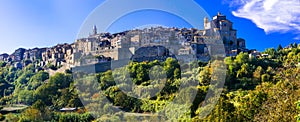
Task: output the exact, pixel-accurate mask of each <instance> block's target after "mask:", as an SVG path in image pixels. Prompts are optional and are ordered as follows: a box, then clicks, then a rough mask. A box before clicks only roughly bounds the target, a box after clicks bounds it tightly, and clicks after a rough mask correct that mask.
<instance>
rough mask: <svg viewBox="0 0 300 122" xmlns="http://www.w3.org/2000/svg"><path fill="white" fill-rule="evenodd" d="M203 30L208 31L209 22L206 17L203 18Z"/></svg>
mask: <svg viewBox="0 0 300 122" xmlns="http://www.w3.org/2000/svg"><path fill="white" fill-rule="evenodd" d="M204 29H209V21H208V18H207V17H205V18H204Z"/></svg>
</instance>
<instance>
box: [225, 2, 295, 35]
mask: <svg viewBox="0 0 300 122" xmlns="http://www.w3.org/2000/svg"><path fill="white" fill-rule="evenodd" d="M227 2H228V1H227ZM230 6H231V7H233V8H237V10H234V11H232V14H233V15H234V16H237V17H241V18H246V19H249V20H252V21H253V22H254V23H255V24H256V25H257V26H258V27H259V28H262V29H264V31H265V32H266V33H272V32H282V33H284V32H296V33H298V34H299V33H300V0H233V1H232V2H230Z"/></svg>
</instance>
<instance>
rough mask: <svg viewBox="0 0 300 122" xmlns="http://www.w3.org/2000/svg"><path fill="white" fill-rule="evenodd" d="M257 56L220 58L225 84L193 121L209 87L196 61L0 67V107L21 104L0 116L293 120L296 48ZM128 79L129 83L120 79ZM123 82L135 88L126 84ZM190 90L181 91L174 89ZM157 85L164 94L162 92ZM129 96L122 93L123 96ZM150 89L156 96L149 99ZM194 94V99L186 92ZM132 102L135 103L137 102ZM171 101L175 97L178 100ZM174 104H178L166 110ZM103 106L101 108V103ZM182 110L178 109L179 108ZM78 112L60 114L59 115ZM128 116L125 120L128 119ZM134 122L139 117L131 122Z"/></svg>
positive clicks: (297, 117) (297, 102)
mask: <svg viewBox="0 0 300 122" xmlns="http://www.w3.org/2000/svg"><path fill="white" fill-rule="evenodd" d="M263 53H264V54H267V55H266V56H261V57H251V56H250V57H249V54H248V53H240V54H238V55H237V56H235V57H226V58H225V59H224V64H226V68H227V70H226V81H225V85H224V87H222V93H221V95H220V98H219V99H217V104H216V105H215V106H214V107H213V109H212V112H210V114H208V115H207V116H205V117H204V118H200V117H199V116H200V114H201V112H202V111H205V108H202V107H201V106H202V105H203V104H205V101H204V100H205V96H206V94H207V93H208V91H209V89H210V88H212V87H213V84H211V83H210V82H211V79H213V72H214V67H216V66H215V65H217V64H218V63H217V64H216V63H214V62H196V64H197V68H195V69H193V70H191V71H190V72H184V73H183V70H185V68H189V67H190V66H189V65H195V63H191V64H188V65H187V66H181V65H180V64H179V63H178V61H177V60H175V59H173V58H168V59H167V60H166V61H164V62H159V61H152V62H130V63H129V64H128V65H127V66H124V67H121V68H118V69H115V70H113V71H111V70H109V71H106V72H103V73H97V74H87V75H84V74H79V73H78V74H76V73H74V72H73V73H72V72H71V71H70V70H67V71H66V72H65V73H57V74H55V75H53V76H49V74H48V73H47V72H45V71H38V70H36V69H37V67H35V66H34V65H33V64H28V65H27V66H26V67H25V68H23V69H17V68H14V66H12V65H10V64H7V63H6V62H0V97H1V99H0V104H1V106H2V107H1V108H0V109H4V108H5V107H8V106H12V105H18V104H22V105H26V106H28V107H27V108H26V109H24V110H22V111H19V112H15V113H9V112H8V113H2V114H1V115H0V120H6V121H19V122H28V121H62V122H64V121H78V122H79V121H80V122H88V121H138V119H141V118H144V119H147V120H150V121H165V120H173V121H299V122H300V82H299V81H300V75H299V74H300V45H297V44H291V45H290V46H289V48H282V47H281V46H278V48H277V49H274V48H270V49H266V50H265V51H264V52H263ZM125 71H127V72H129V76H128V75H127V74H126V73H125ZM127 77H130V79H131V80H130V81H132V82H133V83H134V84H135V86H134V88H133V89H132V88H131V86H130V85H128V83H129V81H127V80H128V78H127ZM193 81H196V82H197V85H196V86H193V87H186V88H185V89H181V90H179V89H180V86H181V85H189V82H193ZM162 86H163V87H162ZM126 89H130V90H131V92H128V93H125V92H124V90H126ZM151 89H155V90H156V91H159V92H158V93H155V94H152V93H153V92H151ZM193 91H194V92H195V93H196V96H194V97H193V96H190V95H189V93H191V92H193ZM134 96H140V97H141V99H137V98H136V97H134ZM178 96H182V97H180V98H179V99H177V97H178ZM174 100H176V103H177V104H170V102H172V101H174ZM104 101H105V102H104ZM182 105H184V106H182ZM65 107H70V108H71V107H72V108H78V109H77V110H76V111H73V112H61V111H60V109H61V108H65ZM143 114H146V115H148V116H144V115H143ZM130 115H131V116H130ZM132 116H138V117H132Z"/></svg>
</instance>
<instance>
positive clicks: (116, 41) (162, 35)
mask: <svg viewBox="0 0 300 122" xmlns="http://www.w3.org/2000/svg"><path fill="white" fill-rule="evenodd" d="M203 24H204V29H203V30H198V29H195V28H191V29H187V28H181V29H179V28H175V27H173V28H166V27H151V28H145V29H134V30H128V31H123V32H120V33H114V34H111V33H108V32H106V33H98V32H97V26H96V25H95V26H94V27H93V28H92V33H91V34H90V35H89V36H88V37H86V38H81V39H77V40H76V41H75V42H74V43H72V44H67V43H64V44H58V45H56V46H53V47H50V48H34V49H24V48H19V49H17V50H16V51H15V52H14V53H13V54H11V55H9V54H1V55H0V61H6V62H10V63H12V64H14V66H15V67H17V68H22V67H24V66H26V65H28V64H29V63H34V64H35V66H37V67H42V68H43V67H46V66H49V65H53V66H55V67H61V66H65V68H66V69H69V68H71V67H75V66H80V65H83V64H95V63H99V62H108V61H112V60H119V59H124V58H130V56H131V55H134V57H135V60H136V61H144V60H155V59H160V60H164V59H165V58H166V57H168V56H171V55H178V56H183V57H181V58H182V60H186V59H189V58H186V57H184V55H193V56H195V57H194V58H197V59H199V60H203V61H208V60H209V52H210V51H211V48H212V47H211V45H208V44H206V43H207V42H206V40H209V39H216V40H222V41H223V44H224V49H225V50H224V51H225V53H226V56H236V55H237V54H238V53H240V52H248V53H250V54H251V55H252V56H259V55H260V53H259V52H258V51H256V50H255V49H253V50H248V49H247V48H246V42H245V40H244V39H242V38H238V37H237V30H236V29H234V27H233V22H231V21H230V20H228V19H227V18H226V16H225V15H222V14H221V13H220V12H219V13H217V15H216V16H214V17H213V19H212V20H208V18H204V23H203ZM160 46H163V48H161V47H160ZM164 47H165V48H164ZM149 50H151V51H149ZM136 51H140V52H136ZM143 52H146V53H147V54H146V53H143ZM135 53H136V54H135ZM82 56H92V57H94V58H95V59H93V60H82V59H81V57H82ZM187 62H188V60H187Z"/></svg>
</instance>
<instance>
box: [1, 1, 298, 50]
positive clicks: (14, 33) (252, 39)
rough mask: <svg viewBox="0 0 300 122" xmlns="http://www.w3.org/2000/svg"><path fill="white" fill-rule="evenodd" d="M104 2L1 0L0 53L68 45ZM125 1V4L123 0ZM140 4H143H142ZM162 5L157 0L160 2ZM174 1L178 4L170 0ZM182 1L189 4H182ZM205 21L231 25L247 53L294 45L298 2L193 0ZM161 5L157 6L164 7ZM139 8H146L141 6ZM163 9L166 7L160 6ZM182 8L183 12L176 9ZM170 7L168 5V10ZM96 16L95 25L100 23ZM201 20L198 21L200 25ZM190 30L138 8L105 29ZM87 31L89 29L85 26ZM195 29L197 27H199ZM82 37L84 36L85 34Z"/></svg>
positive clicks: (184, 24)
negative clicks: (219, 17) (221, 18)
mask: <svg viewBox="0 0 300 122" xmlns="http://www.w3.org/2000/svg"><path fill="white" fill-rule="evenodd" d="M107 1H109V0H106V1H105V0H29V1H24V0H1V1H0V53H12V52H13V51H14V50H15V49H17V48H20V47H22V48H27V49H28V48H35V47H51V46H54V45H56V44H61V43H73V42H74V41H75V39H76V38H79V36H78V35H79V33H80V30H82V29H83V25H84V23H85V22H86V21H88V18H89V17H91V16H92V15H93V12H94V14H95V10H96V9H97V8H98V9H99V8H100V7H99V6H101V5H102V4H104V3H105V2H107ZM123 1H125V0H123ZM127 1H128V2H127V3H128V4H124V3H121V2H120V3H118V2H117V3H114V6H115V7H111V8H107V9H105V10H103V13H105V14H107V15H109V14H110V13H113V12H114V11H115V10H117V9H122V8H124V7H130V5H135V4H137V6H141V4H138V3H134V2H130V0H127ZM145 1H146V0H145ZM161 1H163V0H161ZM176 1H178V0H176ZM184 1H185V2H186V3H188V2H190V0H184ZM195 2H196V3H197V4H198V5H199V6H201V7H202V8H203V9H204V11H205V12H207V14H208V16H209V17H213V16H215V15H216V14H217V12H221V13H222V14H223V15H226V16H227V19H229V20H230V21H232V22H233V23H234V24H233V27H234V28H235V29H237V30H238V32H237V33H238V34H237V36H238V37H241V38H244V39H245V40H246V46H247V48H248V49H257V50H260V51H263V50H264V49H266V48H270V47H274V48H276V47H277V46H278V45H279V44H281V45H283V46H286V45H288V44H290V43H294V42H297V43H300V41H299V40H300V22H299V21H298V20H300V2H299V0H214V1H209V0H205V1H204V0H195ZM164 4H166V3H165V2H157V5H161V6H164ZM144 6H147V4H145V5H144ZM165 6H167V5H165ZM184 6H185V4H182V3H180V2H174V7H173V8H178V9H179V10H180V12H182V13H184V14H185V15H186V16H194V17H195V18H196V20H197V19H201V20H203V19H202V18H203V15H201V16H200V15H199V16H197V15H195V14H196V13H197V12H190V11H188V10H192V8H188V7H186V6H185V7H184ZM181 7H183V9H180V8H181ZM171 8H172V6H171ZM106 20H107V17H106V16H104V17H101V18H99V20H98V21H97V22H98V23H101V22H105V21H106ZM202 23H203V21H199V25H202ZM147 24H149V25H163V26H176V27H180V28H181V27H188V28H189V27H192V25H191V24H190V23H189V22H187V21H186V20H184V19H182V18H181V17H179V16H177V15H174V14H171V13H167V12H164V11H159V10H143V11H135V12H132V13H128V14H126V15H124V16H121V17H120V18H119V19H117V20H115V22H113V23H111V26H109V28H107V31H110V32H118V31H123V30H128V29H132V28H136V27H138V26H142V25H147ZM90 28H92V27H90ZM200 29H201V27H200ZM86 36H88V34H86Z"/></svg>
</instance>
